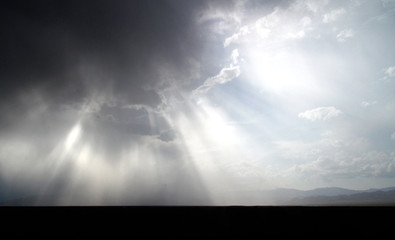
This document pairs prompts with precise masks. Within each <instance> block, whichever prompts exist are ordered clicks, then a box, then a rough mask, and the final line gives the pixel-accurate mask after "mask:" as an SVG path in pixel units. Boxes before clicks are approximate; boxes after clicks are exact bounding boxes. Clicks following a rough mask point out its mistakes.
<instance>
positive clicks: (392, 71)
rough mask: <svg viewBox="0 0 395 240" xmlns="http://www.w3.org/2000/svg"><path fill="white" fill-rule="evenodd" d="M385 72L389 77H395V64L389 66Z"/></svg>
mask: <svg viewBox="0 0 395 240" xmlns="http://www.w3.org/2000/svg"><path fill="white" fill-rule="evenodd" d="M385 74H386V75H387V76H388V77H391V78H392V77H395V66H391V67H389V68H387V69H386V70H385Z"/></svg>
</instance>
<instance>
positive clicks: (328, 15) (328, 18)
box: [322, 8, 347, 23]
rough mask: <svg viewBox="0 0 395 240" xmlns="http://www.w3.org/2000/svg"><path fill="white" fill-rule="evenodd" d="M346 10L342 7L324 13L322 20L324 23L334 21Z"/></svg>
mask: <svg viewBox="0 0 395 240" xmlns="http://www.w3.org/2000/svg"><path fill="white" fill-rule="evenodd" d="M346 13H347V11H346V10H345V9H344V8H340V9H336V10H332V11H330V12H329V13H326V14H324V17H323V18H322V21H323V22H324V23H330V22H334V21H336V20H337V19H338V18H339V17H340V16H341V15H344V14H346Z"/></svg>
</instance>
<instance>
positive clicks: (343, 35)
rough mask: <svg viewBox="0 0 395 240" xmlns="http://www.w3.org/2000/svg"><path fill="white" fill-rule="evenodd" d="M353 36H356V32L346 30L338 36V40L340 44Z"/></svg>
mask: <svg viewBox="0 0 395 240" xmlns="http://www.w3.org/2000/svg"><path fill="white" fill-rule="evenodd" d="M353 36H354V31H353V30H351V29H345V30H342V31H341V32H339V33H338V34H337V35H336V39H337V41H338V42H344V41H346V39H348V38H352V37H353Z"/></svg>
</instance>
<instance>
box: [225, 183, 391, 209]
mask: <svg viewBox="0 0 395 240" xmlns="http://www.w3.org/2000/svg"><path fill="white" fill-rule="evenodd" d="M230 199H232V201H233V202H234V203H235V204H236V205H238V204H241V205H395V187H388V188H371V189H367V190H352V189H346V188H339V187H329V188H316V189H312V190H297V189H289V188H277V189H273V190H261V191H238V192H233V193H232V194H230Z"/></svg>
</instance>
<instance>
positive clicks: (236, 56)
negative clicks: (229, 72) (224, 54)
mask: <svg viewBox="0 0 395 240" xmlns="http://www.w3.org/2000/svg"><path fill="white" fill-rule="evenodd" d="M239 56H240V54H239V50H238V49H234V50H233V51H232V55H231V56H230V57H231V58H232V63H233V64H238V62H239Z"/></svg>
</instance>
